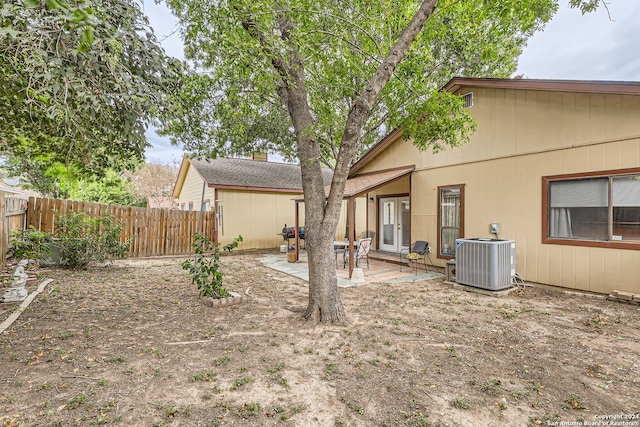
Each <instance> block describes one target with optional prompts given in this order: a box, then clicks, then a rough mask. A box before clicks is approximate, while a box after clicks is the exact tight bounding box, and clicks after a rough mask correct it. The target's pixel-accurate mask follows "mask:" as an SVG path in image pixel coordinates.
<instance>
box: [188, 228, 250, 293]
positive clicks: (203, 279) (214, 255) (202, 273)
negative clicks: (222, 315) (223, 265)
mask: <svg viewBox="0 0 640 427" xmlns="http://www.w3.org/2000/svg"><path fill="white" fill-rule="evenodd" d="M240 242H242V236H238V237H236V238H235V239H233V242H232V243H229V244H228V245H225V246H224V250H225V251H228V252H231V250H233V249H235V248H237V247H238V244H239V243H240ZM193 247H194V249H195V252H196V256H195V257H194V258H193V259H187V260H185V261H183V262H182V268H183V269H184V270H187V271H188V272H189V274H191V277H192V282H193V283H195V284H196V286H197V288H198V290H199V291H200V295H202V296H205V297H211V298H226V297H228V296H229V293H228V292H227V290H226V289H225V288H224V287H223V286H222V278H223V277H224V273H222V272H221V271H220V245H219V244H218V245H214V244H213V243H212V242H211V240H209V239H208V238H207V237H206V236H203V235H202V234H200V233H197V234H196V236H195V242H194V244H193ZM205 253H211V256H210V257H209V258H207V257H205Z"/></svg>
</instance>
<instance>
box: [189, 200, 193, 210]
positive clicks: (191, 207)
mask: <svg viewBox="0 0 640 427" xmlns="http://www.w3.org/2000/svg"><path fill="white" fill-rule="evenodd" d="M192 210H193V202H189V211H190V212H191V211H192Z"/></svg>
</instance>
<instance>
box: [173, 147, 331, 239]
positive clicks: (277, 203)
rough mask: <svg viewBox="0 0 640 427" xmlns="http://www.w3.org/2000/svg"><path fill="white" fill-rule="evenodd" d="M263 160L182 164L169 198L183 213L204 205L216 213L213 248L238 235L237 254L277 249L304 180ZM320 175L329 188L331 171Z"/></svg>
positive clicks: (291, 168)
mask: <svg viewBox="0 0 640 427" xmlns="http://www.w3.org/2000/svg"><path fill="white" fill-rule="evenodd" d="M257 158H261V159H262V160H255V159H257ZM266 160H267V159H266V156H263V157H256V156H254V159H228V158H217V159H209V160H194V159H188V158H184V159H183V160H182V164H181V166H180V170H179V172H178V178H177V181H176V184H175V186H174V191H173V197H174V198H176V199H177V203H178V205H179V207H180V209H182V210H195V211H199V210H201V205H202V208H203V209H204V210H205V211H209V210H214V211H215V212H216V213H217V229H216V230H215V231H214V235H215V238H214V240H215V241H216V242H219V243H221V244H223V245H225V244H227V243H230V242H232V241H233V239H234V238H235V237H237V236H238V235H242V237H243V242H242V243H241V244H240V246H239V249H272V248H278V247H279V246H280V245H281V244H282V243H283V236H282V235H281V234H280V233H281V232H282V229H283V228H284V227H285V225H286V226H289V227H293V226H294V225H295V202H294V201H293V199H295V198H296V197H299V196H300V195H301V194H302V193H303V191H302V178H301V174H300V166H298V165H294V164H288V163H275V162H268V161H266ZM323 175H324V181H325V184H329V183H330V182H331V177H332V176H333V173H332V171H331V170H330V169H324V170H323ZM303 214H304V213H303ZM299 224H300V225H301V226H303V225H304V215H303V216H302V218H301V220H300V223H299ZM290 243H293V241H291V242H290Z"/></svg>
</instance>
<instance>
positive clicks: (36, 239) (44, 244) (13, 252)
mask: <svg viewBox="0 0 640 427" xmlns="http://www.w3.org/2000/svg"><path fill="white" fill-rule="evenodd" d="M52 241H53V238H52V237H51V236H50V235H49V234H47V233H44V232H42V231H40V230H38V229H36V228H35V227H34V226H33V225H30V226H29V229H28V230H19V231H14V232H13V233H11V242H10V243H9V249H8V255H9V257H10V258H16V259H34V260H35V259H39V258H40V256H41V255H43V254H48V253H49V252H51V250H50V249H49V246H48V244H49V243H51V242H52Z"/></svg>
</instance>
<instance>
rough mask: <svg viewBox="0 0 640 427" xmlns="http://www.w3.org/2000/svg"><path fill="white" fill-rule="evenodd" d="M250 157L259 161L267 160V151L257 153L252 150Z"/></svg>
mask: <svg viewBox="0 0 640 427" xmlns="http://www.w3.org/2000/svg"><path fill="white" fill-rule="evenodd" d="M252 158H253V160H257V161H259V162H266V161H268V160H267V153H262V152H259V153H255V152H254V153H253V156H252Z"/></svg>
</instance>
